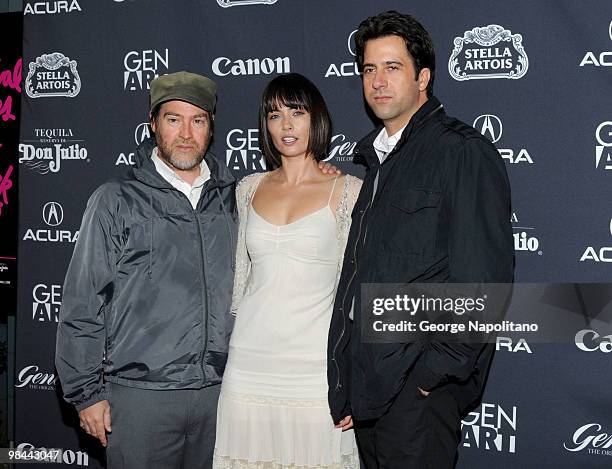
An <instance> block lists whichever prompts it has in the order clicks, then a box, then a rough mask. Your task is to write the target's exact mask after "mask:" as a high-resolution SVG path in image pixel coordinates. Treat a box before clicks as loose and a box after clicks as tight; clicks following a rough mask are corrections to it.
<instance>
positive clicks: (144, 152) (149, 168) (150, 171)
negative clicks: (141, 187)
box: [133, 137, 236, 189]
mask: <svg viewBox="0 0 612 469" xmlns="http://www.w3.org/2000/svg"><path fill="white" fill-rule="evenodd" d="M155 146H156V142H155V138H154V137H150V138H148V139H146V140H144V141H143V142H142V143H141V144H140V145H139V146H138V149H137V150H136V164H135V166H134V168H133V171H134V177H136V179H138V180H139V181H141V182H142V183H144V184H146V185H148V186H151V187H156V188H166V189H167V188H168V187H171V186H170V184H168V182H167V181H166V180H165V179H164V178H163V177H162V176H161V175H160V174H159V173H158V172H157V170H156V169H155V165H154V164H153V161H152V160H151V153H152V152H153V148H155ZM204 161H206V164H207V165H208V168H209V169H210V182H211V183H212V184H213V186H214V187H220V188H223V187H226V186H229V185H231V184H234V183H235V182H236V179H235V178H234V176H233V175H232V174H231V172H230V170H229V169H228V168H227V167H226V166H222V165H220V164H219V160H218V159H217V158H216V157H215V155H214V154H213V153H212V152H211V151H207V152H206V154H205V155H204Z"/></svg>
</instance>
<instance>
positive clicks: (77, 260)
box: [56, 139, 237, 410]
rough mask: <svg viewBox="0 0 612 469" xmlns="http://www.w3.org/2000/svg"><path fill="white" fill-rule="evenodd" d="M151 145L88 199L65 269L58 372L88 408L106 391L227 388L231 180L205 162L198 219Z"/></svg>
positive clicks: (70, 396)
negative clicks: (109, 385) (109, 387)
mask: <svg viewBox="0 0 612 469" xmlns="http://www.w3.org/2000/svg"><path fill="white" fill-rule="evenodd" d="M154 146H155V142H154V141H153V139H149V140H147V141H145V142H143V144H141V145H140V147H139V148H138V152H137V155H138V161H137V163H136V166H135V167H133V168H131V170H130V171H129V173H128V174H127V175H126V176H125V177H124V178H121V179H118V180H113V181H110V182H107V183H105V184H103V185H102V186H100V187H99V188H98V189H97V190H96V191H95V192H94V193H93V195H92V196H91V198H90V199H89V202H88V203H87V208H86V210H85V214H84V216H83V221H82V224H81V228H80V232H79V239H78V241H77V244H76V247H75V250H74V253H73V256H72V261H71V262H70V266H69V268H68V272H67V275H66V280H65V284H64V290H63V300H62V307H61V312H60V319H59V325H58V329H57V349H56V367H57V371H58V374H59V378H60V381H61V384H62V388H63V391H64V397H65V399H66V400H67V401H68V402H70V403H71V404H73V405H74V406H75V407H76V408H77V410H82V409H84V408H86V407H88V406H90V405H92V404H95V403H96V402H98V401H101V400H103V399H106V398H107V395H106V391H105V384H104V383H105V382H106V381H110V382H113V383H118V384H122V385H125V386H131V387H136V388H142V389H159V390H162V389H187V388H200V387H204V386H209V385H213V384H218V383H219V382H220V381H221V376H222V374H223V370H224V368H225V362H226V358H227V349H228V343H229V337H230V333H231V328H232V325H233V321H232V316H231V315H230V314H229V310H230V304H231V296H232V282H233V270H234V250H235V240H236V235H237V227H236V218H237V215H236V199H235V192H234V191H235V179H234V177H233V176H232V175H231V174H230V172H229V170H228V169H227V168H226V167H224V166H222V165H219V164H218V162H217V160H216V158H215V157H214V156H213V155H211V154H210V153H207V154H206V156H205V161H206V163H207V164H208V167H209V168H210V171H211V178H210V180H209V181H207V182H206V183H205V184H204V187H203V189H202V195H201V197H200V200H199V202H198V204H197V207H196V209H195V210H194V209H193V207H192V206H191V204H190V202H189V200H188V199H187V197H185V195H184V194H182V193H181V192H180V191H178V190H177V189H175V188H173V187H172V186H171V185H170V184H168V182H166V181H165V180H164V179H163V178H162V176H161V175H159V173H157V171H156V170H155V166H154V165H153V162H152V161H151V158H150V156H151V152H152V150H153V148H154Z"/></svg>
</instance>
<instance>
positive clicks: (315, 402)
mask: <svg viewBox="0 0 612 469" xmlns="http://www.w3.org/2000/svg"><path fill="white" fill-rule="evenodd" d="M223 397H224V398H225V399H228V400H232V401H234V402H240V403H244V404H259V405H272V406H280V407H323V408H326V409H327V408H328V407H329V404H328V402H327V399H326V398H324V399H286V398H277V397H270V396H258V395H255V394H242V393H237V392H228V391H223Z"/></svg>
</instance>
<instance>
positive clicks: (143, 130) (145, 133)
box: [134, 122, 151, 145]
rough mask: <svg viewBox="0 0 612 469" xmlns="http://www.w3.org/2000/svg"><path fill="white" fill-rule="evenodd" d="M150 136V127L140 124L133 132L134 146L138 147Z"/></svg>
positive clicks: (145, 123)
mask: <svg viewBox="0 0 612 469" xmlns="http://www.w3.org/2000/svg"><path fill="white" fill-rule="evenodd" d="M150 136H151V127H149V123H148V122H143V123H142V124H138V127H136V130H135V131H134V141H135V142H136V145H140V144H141V143H142V142H144V141H145V140H146V139H147V138H149V137H150Z"/></svg>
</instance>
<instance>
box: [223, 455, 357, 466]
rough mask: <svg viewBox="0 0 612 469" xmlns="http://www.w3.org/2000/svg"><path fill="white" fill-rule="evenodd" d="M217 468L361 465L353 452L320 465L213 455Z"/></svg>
mask: <svg viewBox="0 0 612 469" xmlns="http://www.w3.org/2000/svg"><path fill="white" fill-rule="evenodd" d="M213 467H214V468H215V469H355V468H358V467H359V456H358V454H357V452H356V451H355V452H354V453H353V454H347V455H343V456H342V458H341V460H340V462H339V463H337V464H327V465H318V466H301V465H299V466H298V465H295V464H280V463H277V462H275V461H249V460H246V459H231V458H229V457H227V456H219V455H217V454H215V455H214V456H213Z"/></svg>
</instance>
